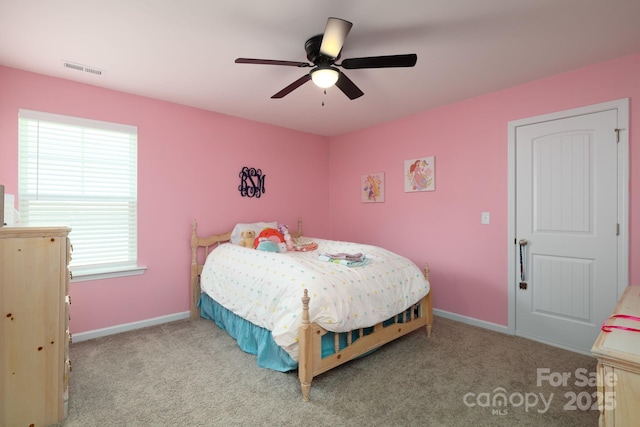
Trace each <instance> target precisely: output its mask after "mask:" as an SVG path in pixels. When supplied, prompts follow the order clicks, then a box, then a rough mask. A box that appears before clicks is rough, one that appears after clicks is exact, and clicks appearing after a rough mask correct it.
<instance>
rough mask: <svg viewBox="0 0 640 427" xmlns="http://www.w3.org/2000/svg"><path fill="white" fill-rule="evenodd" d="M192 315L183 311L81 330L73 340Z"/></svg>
mask: <svg viewBox="0 0 640 427" xmlns="http://www.w3.org/2000/svg"><path fill="white" fill-rule="evenodd" d="M190 316H191V313H190V312H189V311H185V312H182V313H175V314H168V315H166V316H160V317H154V318H153V319H146V320H141V321H139V322H132V323H125V324H123V325H116V326H110V327H108V328H103V329H95V330H93V331H87V332H79V333H77V334H73V342H81V341H87V340H91V339H94V338H100V337H106V336H108V335H114V334H119V333H122V332H127V331H133V330H134V329H142V328H146V327H148V326H155V325H161V324H163V323H169V322H175V321H176V320H183V319H188V318H189V317H190Z"/></svg>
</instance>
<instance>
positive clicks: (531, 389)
mask: <svg viewBox="0 0 640 427" xmlns="http://www.w3.org/2000/svg"><path fill="white" fill-rule="evenodd" d="M70 352H71V358H72V363H73V372H72V373H71V377H70V386H69V389H70V398H69V417H68V418H67V419H66V420H65V421H64V422H62V423H60V424H57V426H64V427H75V426H82V427H88V426H105V427H107V426H222V425H224V426H228V425H233V426H258V425H261V426H286V425H292V426H294V425H308V426H392V425H393V426H475V427H480V426H516V425H517V426H563V427H566V426H581V427H584V426H589V425H593V426H595V425H597V420H598V411H597V406H596V404H595V400H594V399H595V397H594V395H595V387H594V386H593V385H583V384H582V381H581V374H582V373H584V374H585V375H589V374H591V375H594V373H595V368H596V361H595V359H594V358H592V357H588V356H584V355H580V354H576V353H572V352H568V351H565V350H561V349H558V348H555V347H551V346H547V345H544V344H540V343H536V342H533V341H529V340H526V339H523V338H519V337H514V336H510V335H504V334H501V333H497V332H493V331H488V330H485V329H482V328H477V327H473V326H468V325H465V324H462V323H458V322H455V321H452V320H448V319H443V318H440V317H436V318H435V325H434V332H433V336H432V337H431V338H429V339H428V338H427V337H426V333H425V332H424V330H419V331H415V332H413V333H411V334H410V335H408V336H406V337H403V338H401V339H399V340H397V341H395V342H393V343H390V344H388V345H386V346H385V347H383V348H382V349H380V350H378V351H376V352H374V353H373V354H371V355H369V356H367V357H365V358H362V359H359V360H355V361H352V362H349V363H348V364H346V365H344V366H341V367H338V368H336V369H334V370H332V371H330V372H327V373H325V374H323V375H320V376H319V377H317V378H315V379H314V381H313V383H312V387H311V402H309V403H304V402H302V397H301V393H300V386H299V382H298V378H297V373H296V372H290V373H281V372H274V371H270V370H267V369H262V368H259V367H257V365H256V359H255V356H253V355H250V354H246V353H244V352H242V351H241V350H240V349H239V348H238V347H237V345H236V343H235V341H234V340H233V339H231V338H230V337H229V336H228V335H227V334H226V333H225V332H223V331H221V330H220V329H219V328H218V327H217V326H216V325H215V324H214V323H213V322H211V321H208V320H202V319H199V320H195V321H188V320H185V321H179V322H174V323H169V324H165V325H160V326H154V327H150V328H146V329H141V330H137V331H131V332H126V333H123V334H119V335H113V336H109V337H105V338H99V339H95V340H90V341H85V342H80V343H77V344H72V345H71V350H70ZM538 368H540V369H547V370H548V372H549V374H550V377H551V378H552V379H555V378H557V377H559V375H561V374H562V373H564V372H568V373H570V375H571V377H570V378H569V379H568V381H566V385H565V384H559V385H558V384H557V383H556V386H552V385H551V384H550V382H549V381H546V380H545V381H542V384H541V385H540V386H539V385H538V374H537V369H538ZM576 372H577V374H578V376H577V377H576ZM500 392H502V393H504V394H505V395H506V397H507V405H506V406H500V405H499V401H497V400H496V401H495V402H493V397H494V396H495V395H496V394H499V393H500ZM574 396H575V397H576V398H577V399H574ZM543 399H544V400H543ZM549 400H550V401H551V403H550V405H548V407H547V406H545V405H546V404H545V403H544V402H549ZM527 402H528V403H527ZM590 403H593V405H590ZM534 404H535V405H534ZM586 407H588V408H586ZM580 408H583V409H580ZM594 408H595V409H594Z"/></svg>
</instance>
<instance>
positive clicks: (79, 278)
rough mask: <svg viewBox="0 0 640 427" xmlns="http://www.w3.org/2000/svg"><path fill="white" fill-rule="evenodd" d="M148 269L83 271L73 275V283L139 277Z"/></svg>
mask: <svg viewBox="0 0 640 427" xmlns="http://www.w3.org/2000/svg"><path fill="white" fill-rule="evenodd" d="M146 269H147V267H127V268H123V269H119V270H109V271H102V272H91V271H82V272H77V273H73V272H72V273H73V274H72V279H71V283H76V282H88V281H90V280H100V279H113V278H115V277H125V276H138V275H140V274H142V273H144V272H145V270H146Z"/></svg>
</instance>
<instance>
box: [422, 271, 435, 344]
mask: <svg viewBox="0 0 640 427" xmlns="http://www.w3.org/2000/svg"><path fill="white" fill-rule="evenodd" d="M430 275H431V269H430V268H429V263H426V264H425V265H424V278H425V279H427V281H429V276H430ZM432 295H433V286H431V282H429V293H428V294H427V296H426V297H425V299H424V303H426V307H422V310H423V313H424V310H425V309H426V310H427V313H426V316H427V337H431V328H432V327H433V300H432V298H431V297H432Z"/></svg>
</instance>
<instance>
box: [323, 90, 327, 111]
mask: <svg viewBox="0 0 640 427" xmlns="http://www.w3.org/2000/svg"><path fill="white" fill-rule="evenodd" d="M324 96H325V97H326V96H327V90H326V89H325V90H324ZM322 106H323V107H324V98H322Z"/></svg>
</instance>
